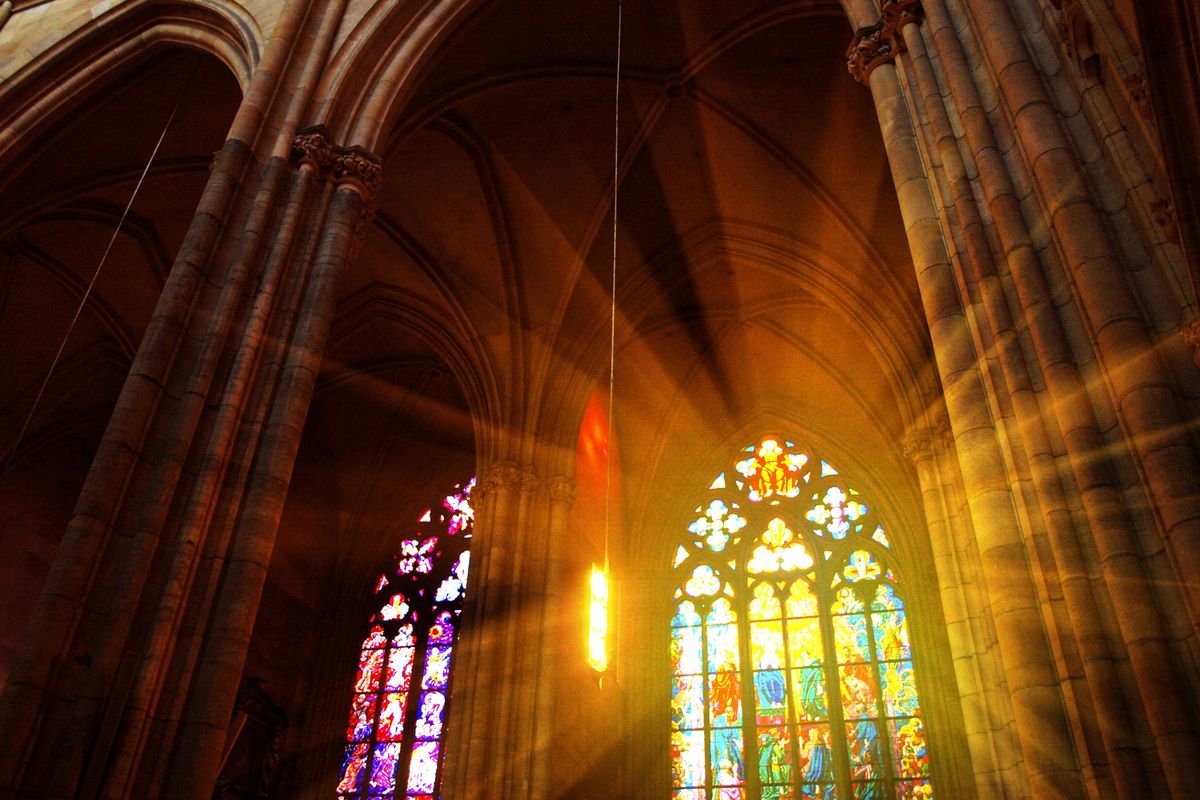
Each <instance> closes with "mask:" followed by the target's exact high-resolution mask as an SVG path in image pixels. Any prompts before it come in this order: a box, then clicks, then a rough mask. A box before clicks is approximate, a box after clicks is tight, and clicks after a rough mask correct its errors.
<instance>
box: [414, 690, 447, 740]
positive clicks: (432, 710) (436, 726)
mask: <svg viewBox="0 0 1200 800" xmlns="http://www.w3.org/2000/svg"><path fill="white" fill-rule="evenodd" d="M445 707H446V695H444V694H442V693H441V692H425V694H423V695H421V707H420V710H419V712H418V716H417V726H416V728H415V730H414V732H415V734H416V737H417V738H418V739H437V738H439V737H440V736H441V735H442V710H443V709H444V708H445Z"/></svg>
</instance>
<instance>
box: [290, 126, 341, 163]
mask: <svg viewBox="0 0 1200 800" xmlns="http://www.w3.org/2000/svg"><path fill="white" fill-rule="evenodd" d="M335 151H336V148H335V147H334V146H333V143H332V142H330V141H329V131H327V130H326V129H325V126H324V125H317V126H315V127H312V128H305V129H304V130H302V131H300V132H299V133H297V134H296V136H295V138H293V139H292V156H293V157H294V158H295V159H296V163H298V164H304V163H306V162H307V163H309V164H312V165H313V166H315V167H316V168H317V170H318V171H321V172H324V171H325V170H326V169H328V168H329V165H330V164H332V163H333V159H334V155H335Z"/></svg>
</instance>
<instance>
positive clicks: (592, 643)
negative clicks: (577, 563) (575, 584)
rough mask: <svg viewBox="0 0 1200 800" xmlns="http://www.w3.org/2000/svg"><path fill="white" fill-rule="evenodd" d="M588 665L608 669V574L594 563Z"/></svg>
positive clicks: (596, 668)
mask: <svg viewBox="0 0 1200 800" xmlns="http://www.w3.org/2000/svg"><path fill="white" fill-rule="evenodd" d="M588 666H589V667H591V668H592V669H594V670H596V671H597V672H604V671H605V670H606V669H608V575H607V574H606V573H605V572H604V570H603V569H602V568H601V567H597V566H596V565H595V564H593V565H592V592H591V602H590V603H589V613H588Z"/></svg>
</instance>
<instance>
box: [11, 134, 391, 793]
mask: <svg viewBox="0 0 1200 800" xmlns="http://www.w3.org/2000/svg"><path fill="white" fill-rule="evenodd" d="M379 182H380V167H379V160H378V159H376V158H375V157H373V156H371V155H370V154H369V153H366V152H365V151H361V150H358V149H341V148H336V147H333V146H332V145H330V144H329V142H328V141H327V140H326V137H325V134H324V133H323V131H312V132H309V133H307V134H305V135H302V136H299V137H297V139H296V142H295V155H294V158H293V159H291V160H289V159H288V158H286V157H281V156H275V157H271V158H269V159H268V160H267V161H266V162H265V163H261V164H260V163H256V162H255V160H254V158H253V156H252V154H251V152H250V148H249V147H248V146H247V145H246V144H244V143H243V142H241V141H239V140H236V139H231V140H230V141H229V142H228V143H227V144H226V146H225V148H224V149H223V150H222V151H221V153H220V155H219V156H218V158H217V162H216V165H215V168H214V170H213V174H212V177H211V179H210V182H209V185H208V187H207V189H206V190H205V193H204V196H203V198H202V200H201V203H200V208H199V210H198V211H197V214H196V217H195V220H194V223H193V225H192V229H191V231H190V232H189V234H188V236H187V237H186V239H185V242H184V245H183V248H182V250H181V252H180V255H179V258H178V260H177V261H176V264H175V266H174V267H173V268H172V271H171V274H170V276H169V278H168V281H167V285H166V287H165V289H164V291H163V293H162V296H161V298H160V301H159V304H158V307H157V309H156V311H155V314H154V317H153V319H152V321H151V323H150V327H149V330H148V331H147V334H146V336H145V339H144V340H143V344H142V346H141V349H140V350H139V353H138V357H137V359H136V361H135V363H134V366H133V369H132V370H131V373H130V376H129V378H128V380H127V382H126V385H125V387H124V389H123V391H122V394H121V397H120V399H119V400H118V404H117V408H116V410H115V411H114V414H113V417H112V420H111V422H110V425H109V428H108V430H107V432H106V433H105V436H104V438H103V440H102V443H101V446H100V450H99V452H98V454H97V456H96V460H95V462H94V464H93V467H92V470H91V472H90V474H89V477H88V480H87V482H86V484H85V486H84V489H83V492H82V495H81V497H80V500H79V503H78V505H77V508H76V513H75V516H74V518H73V520H72V522H71V525H70V528H69V529H68V531H67V534H66V536H65V537H64V541H63V544H62V547H61V549H60V553H59V557H58V559H57V561H56V562H55V565H54V568H53V570H52V573H51V575H50V577H49V579H48V581H47V589H46V592H45V594H44V596H43V598H42V600H41V602H40V603H39V605H38V607H37V610H36V612H35V617H34V622H33V624H32V626H31V630H32V631H33V632H34V635H33V637H32V638H31V640H30V642H29V647H28V649H27V650H26V652H25V654H24V657H23V659H22V660H21V661H20V662H19V663H18V664H17V665H15V666H14V669H13V672H12V675H11V677H10V680H9V682H8V684H7V685H6V687H5V692H4V695H3V698H2V700H0V728H3V730H4V731H5V740H4V743H3V746H0V787H2V790H3V792H4V793H6V794H10V795H12V796H16V797H39V798H53V797H77V796H78V797H87V798H94V797H105V798H123V797H130V796H133V797H139V796H140V797H146V796H154V797H181V798H182V797H188V798H200V797H204V798H207V796H208V793H209V791H210V790H211V787H212V785H213V782H214V781H215V779H216V776H217V773H218V772H219V770H220V766H221V759H222V758H223V755H224V748H225V739H226V736H227V732H228V727H229V721H230V718H231V712H232V708H233V702H234V699H235V697H236V694H237V689H238V685H239V683H240V681H241V678H242V666H243V662H244V659H245V656H246V651H247V648H248V645H249V637H250V633H251V628H252V626H253V622H254V618H255V614H256V611H257V607H258V601H259V598H260V595H261V592H262V587H263V582H264V580H265V577H266V572H267V566H268V563H269V561H270V557H271V552H272V549H273V546H274V538H275V532H276V529H277V526H278V523H279V517H280V514H281V513H282V508H283V502H284V498H285V496H286V492H287V486H288V482H289V480H290V476H291V470H292V466H293V463H294V461H295V455H296V450H297V448H298V446H299V441H300V432H301V430H302V428H303V422H304V418H305V415H306V413H307V409H308V405H309V402H310V399H311V397H312V392H313V387H314V383H315V380H316V375H317V369H318V366H319V361H320V358H321V354H322V351H323V349H324V341H325V337H326V335H327V333H328V330H329V323H330V316H331V312H332V303H333V298H334V297H335V292H334V288H333V283H334V281H335V279H336V277H337V275H338V274H339V273H340V272H341V271H342V269H343V267H344V265H345V263H346V261H347V259H348V258H349V256H350V254H351V252H352V249H353V247H354V243H355V241H356V239H357V238H358V236H359V235H360V234H361V231H362V227H361V226H362V223H363V220H364V218H365V214H366V212H367V208H368V203H369V199H370V197H371V195H372V194H373V192H374V191H375V190H376V189H377V187H378V185H379ZM223 232H233V237H234V238H233V241H229V240H225V241H222V233H223Z"/></svg>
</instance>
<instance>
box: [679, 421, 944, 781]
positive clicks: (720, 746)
mask: <svg viewBox="0 0 1200 800" xmlns="http://www.w3.org/2000/svg"><path fill="white" fill-rule="evenodd" d="M703 497H704V499H703V500H702V501H700V504H699V505H698V506H695V509H696V513H695V514H694V515H693V516H691V517H689V520H690V521H689V522H688V524H687V525H686V530H684V531H681V536H680V538H679V541H678V542H677V549H676V550H675V557H674V566H675V569H676V574H677V583H676V587H677V588H676V592H675V598H676V605H675V606H674V610H673V612H672V618H671V624H670V663H671V670H672V682H671V697H670V704H671V705H670V708H671V736H670V750H671V763H672V787H673V788H672V798H673V800H734V799H735V798H739V799H740V800H801V798H821V800H837V799H838V798H847V800H852V799H855V800H875V798H878V799H879V800H883V799H884V798H888V799H889V800H895V798H914V800H916V799H917V798H920V800H930V798H932V797H933V796H934V794H933V782H932V781H933V778H932V768H931V761H930V757H929V753H928V748H927V745H926V743H925V731H924V727H923V723H922V720H921V705H920V702H919V696H918V686H917V683H918V682H917V675H916V670H915V669H914V665H913V652H912V651H913V647H912V643H911V639H910V630H909V620H908V617H907V614H908V609H907V608H906V607H905V605H904V603H903V600H902V598H901V594H900V591H899V589H898V586H899V583H898V578H897V569H898V568H897V567H896V565H895V564H894V563H893V562H892V561H891V559H892V555H891V547H892V542H891V540H890V538H889V535H888V534H885V533H884V529H885V528H884V526H885V524H886V514H885V513H884V512H885V511H886V509H881V507H877V506H876V505H875V504H873V503H872V501H870V499H869V498H868V497H867V495H865V494H864V493H863V492H862V490H861V487H858V486H855V485H853V479H852V476H848V475H845V474H842V473H841V472H839V471H838V470H837V469H835V468H834V467H833V466H832V465H831V464H830V462H828V461H825V460H823V459H821V458H819V457H817V456H815V455H814V454H813V453H812V452H811V451H806V450H804V449H803V448H802V447H801V446H800V445H798V444H795V443H794V442H793V441H791V440H789V439H787V438H784V437H777V436H769V437H763V439H761V440H760V441H759V443H757V444H751V445H748V446H746V447H744V448H742V449H741V450H740V451H738V453H737V454H736V456H735V457H733V458H731V459H730V460H729V461H728V462H727V463H726V468H725V470H724V471H723V472H722V473H721V475H720V476H719V477H718V478H717V479H716V480H714V481H712V483H711V484H709V486H708V488H707V492H706V493H705V495H704V496H703ZM889 530H891V529H889Z"/></svg>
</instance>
